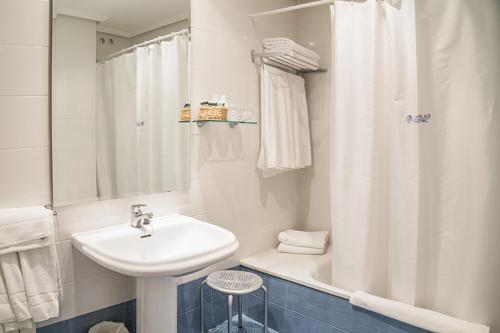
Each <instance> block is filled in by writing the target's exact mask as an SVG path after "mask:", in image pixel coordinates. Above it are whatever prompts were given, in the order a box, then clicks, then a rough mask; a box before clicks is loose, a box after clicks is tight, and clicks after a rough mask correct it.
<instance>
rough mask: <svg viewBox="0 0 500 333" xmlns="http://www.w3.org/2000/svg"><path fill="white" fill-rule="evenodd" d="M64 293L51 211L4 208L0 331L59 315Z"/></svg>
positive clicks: (0, 247)
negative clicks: (60, 299) (60, 298)
mask: <svg viewBox="0 0 500 333" xmlns="http://www.w3.org/2000/svg"><path fill="white" fill-rule="evenodd" d="M60 295H61V278H60V271H59V264H58V261H57V253H56V248H55V242H54V223H53V219H52V213H51V211H49V210H47V209H45V208H44V207H42V206H36V207H26V208H14V209H0V333H4V332H10V331H17V330H19V329H24V328H33V327H34V323H37V322H41V321H45V320H47V319H50V318H53V317H57V316H59V297H60Z"/></svg>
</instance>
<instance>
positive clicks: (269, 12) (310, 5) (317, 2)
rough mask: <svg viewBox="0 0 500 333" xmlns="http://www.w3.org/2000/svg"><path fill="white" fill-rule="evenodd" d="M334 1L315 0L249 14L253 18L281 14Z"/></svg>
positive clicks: (330, 3)
mask: <svg viewBox="0 0 500 333" xmlns="http://www.w3.org/2000/svg"><path fill="white" fill-rule="evenodd" d="M334 3H335V0H320V1H314V2H309V3H304V4H302V5H295V6H290V7H285V8H280V9H275V10H270V11H268V12H262V13H257V14H250V15H249V16H250V18H251V19H253V18H255V17H259V16H267V15H274V14H281V13H286V12H291V11H294V10H299V9H304V8H309V7H316V6H323V5H333V4H334Z"/></svg>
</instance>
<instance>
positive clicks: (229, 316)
mask: <svg viewBox="0 0 500 333" xmlns="http://www.w3.org/2000/svg"><path fill="white" fill-rule="evenodd" d="M232 327H233V295H228V296H227V333H231V331H232Z"/></svg>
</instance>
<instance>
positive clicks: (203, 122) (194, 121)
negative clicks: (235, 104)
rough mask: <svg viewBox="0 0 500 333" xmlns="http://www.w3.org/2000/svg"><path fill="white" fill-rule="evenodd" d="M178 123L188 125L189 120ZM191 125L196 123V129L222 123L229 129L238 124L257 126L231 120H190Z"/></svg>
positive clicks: (252, 122)
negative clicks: (208, 124)
mask: <svg viewBox="0 0 500 333" xmlns="http://www.w3.org/2000/svg"><path fill="white" fill-rule="evenodd" d="M179 122H180V123H188V122H190V121H189V120H179ZM192 122H193V123H196V124H197V125H198V127H203V126H205V124H207V123H224V124H228V125H229V127H231V128H234V127H235V126H236V125H238V124H249V125H257V122H256V121H232V120H192Z"/></svg>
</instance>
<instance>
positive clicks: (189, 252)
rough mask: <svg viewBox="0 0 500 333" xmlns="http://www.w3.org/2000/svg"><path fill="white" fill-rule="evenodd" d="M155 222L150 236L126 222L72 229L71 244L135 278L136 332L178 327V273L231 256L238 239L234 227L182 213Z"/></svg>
mask: <svg viewBox="0 0 500 333" xmlns="http://www.w3.org/2000/svg"><path fill="white" fill-rule="evenodd" d="M151 225H152V227H153V234H152V236H151V237H147V238H141V237H140V236H141V235H142V234H143V233H142V231H141V230H138V229H135V228H132V227H131V226H130V224H124V225H119V226H115V227H110V228H103V229H97V230H93V231H89V232H82V233H76V234H73V235H72V239H73V245H74V246H75V247H76V248H77V249H78V250H79V251H80V252H82V253H83V254H85V255H86V256H88V257H89V258H90V259H92V260H94V261H95V262H97V263H98V264H100V265H102V266H104V267H106V268H109V269H110V270H113V271H115V272H118V273H122V274H125V275H130V276H134V277H136V278H137V332H138V333H177V283H176V278H175V277H176V276H180V275H185V274H188V273H191V272H195V271H197V270H200V269H203V268H205V267H207V266H209V265H212V264H214V263H216V262H219V261H221V260H223V259H225V258H228V257H230V256H232V255H233V254H234V253H235V252H236V250H237V249H238V246H239V244H238V241H237V240H236V237H235V236H234V234H233V233H231V232H230V231H228V230H225V229H222V228H220V227H217V226H215V225H212V224H208V223H205V222H202V221H198V220H196V219H194V218H191V217H187V216H183V215H178V214H175V215H169V216H165V217H160V218H156V219H153V221H152V223H151Z"/></svg>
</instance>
